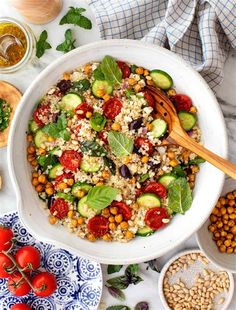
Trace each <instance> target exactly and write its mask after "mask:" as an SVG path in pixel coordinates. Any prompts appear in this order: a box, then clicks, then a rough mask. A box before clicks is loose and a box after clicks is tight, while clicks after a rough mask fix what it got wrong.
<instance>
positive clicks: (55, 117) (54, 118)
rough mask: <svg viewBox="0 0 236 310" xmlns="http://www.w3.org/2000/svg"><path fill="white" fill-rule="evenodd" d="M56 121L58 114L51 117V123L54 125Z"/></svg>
mask: <svg viewBox="0 0 236 310" xmlns="http://www.w3.org/2000/svg"><path fill="white" fill-rule="evenodd" d="M57 120H58V113H54V114H53V116H52V121H53V123H56V122H57Z"/></svg>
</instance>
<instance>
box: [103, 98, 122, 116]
mask: <svg viewBox="0 0 236 310" xmlns="http://www.w3.org/2000/svg"><path fill="white" fill-rule="evenodd" d="M122 106H123V105H122V103H121V102H120V101H119V100H118V99H117V98H116V97H113V98H111V99H109V100H107V101H106V102H105V103H104V104H103V107H102V108H103V113H104V115H105V116H106V117H107V118H109V119H114V118H115V117H116V116H117V115H118V114H119V113H120V111H121V109H122Z"/></svg>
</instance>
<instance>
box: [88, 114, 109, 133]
mask: <svg viewBox="0 0 236 310" xmlns="http://www.w3.org/2000/svg"><path fill="white" fill-rule="evenodd" d="M106 121H107V119H106V117H105V116H103V115H102V114H100V113H98V112H94V113H93V116H92V117H91V118H90V126H91V127H92V128H93V130H95V131H97V132H99V131H101V130H102V129H103V128H104V126H105V124H106Z"/></svg>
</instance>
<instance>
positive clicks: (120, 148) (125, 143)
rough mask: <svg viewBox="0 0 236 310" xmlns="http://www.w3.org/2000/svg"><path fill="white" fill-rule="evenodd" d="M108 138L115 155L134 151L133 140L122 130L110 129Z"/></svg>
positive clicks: (121, 155)
mask: <svg viewBox="0 0 236 310" xmlns="http://www.w3.org/2000/svg"><path fill="white" fill-rule="evenodd" d="M107 138H108V143H109V145H110V147H111V150H112V152H113V154H114V155H115V156H117V157H123V156H126V155H129V154H131V153H132V152H133V148H134V143H133V140H132V139H131V138H128V137H127V136H126V135H125V134H123V133H121V132H116V131H110V132H109V133H108V136H107Z"/></svg>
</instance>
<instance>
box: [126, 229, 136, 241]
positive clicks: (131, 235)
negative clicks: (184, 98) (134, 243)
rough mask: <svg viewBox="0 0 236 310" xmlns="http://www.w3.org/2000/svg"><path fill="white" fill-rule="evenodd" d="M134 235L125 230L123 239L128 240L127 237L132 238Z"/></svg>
mask: <svg viewBox="0 0 236 310" xmlns="http://www.w3.org/2000/svg"><path fill="white" fill-rule="evenodd" d="M133 237H134V234H133V233H132V232H131V231H129V230H127V232H126V233H125V239H127V240H129V239H132V238H133Z"/></svg>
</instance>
